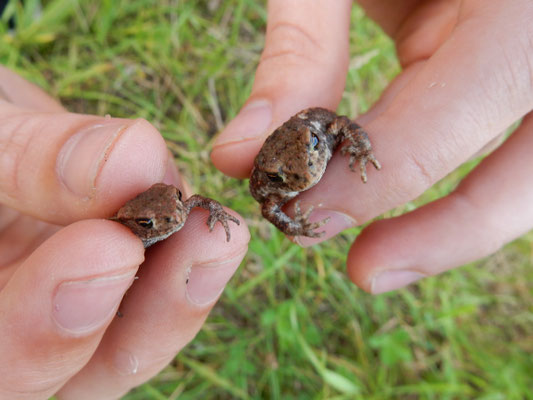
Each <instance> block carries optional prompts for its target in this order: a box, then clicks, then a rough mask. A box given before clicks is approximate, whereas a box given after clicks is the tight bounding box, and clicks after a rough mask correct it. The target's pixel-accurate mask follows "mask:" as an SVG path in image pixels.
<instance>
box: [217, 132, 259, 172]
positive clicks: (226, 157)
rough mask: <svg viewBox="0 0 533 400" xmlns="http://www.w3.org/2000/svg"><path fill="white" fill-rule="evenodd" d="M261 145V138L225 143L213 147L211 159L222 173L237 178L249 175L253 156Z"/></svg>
mask: <svg viewBox="0 0 533 400" xmlns="http://www.w3.org/2000/svg"><path fill="white" fill-rule="evenodd" d="M262 145H263V141H262V140H253V139H251V140H246V141H242V142H235V143H227V144H223V145H219V146H217V147H215V148H213V151H212V152H211V161H212V162H213V164H214V166H215V167H216V168H217V169H218V170H220V171H221V172H223V173H224V174H226V175H228V176H231V177H233V178H237V179H246V178H248V177H249V176H250V172H251V170H252V166H253V163H254V159H255V156H256V155H257V153H258V152H259V150H260V149H261V146H262Z"/></svg>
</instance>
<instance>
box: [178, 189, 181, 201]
mask: <svg viewBox="0 0 533 400" xmlns="http://www.w3.org/2000/svg"><path fill="white" fill-rule="evenodd" d="M178 199H179V201H181V190H178Z"/></svg>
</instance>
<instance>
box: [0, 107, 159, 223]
mask: <svg viewBox="0 0 533 400" xmlns="http://www.w3.org/2000/svg"><path fill="white" fill-rule="evenodd" d="M167 158H168V153H167V150H166V146H165V142H164V140H163V138H162V137H161V135H160V134H159V133H158V132H157V130H156V129H155V128H153V127H152V126H151V125H150V124H148V123H147V122H146V121H144V120H142V119H138V120H133V121H132V120H127V119H119V118H103V117H96V116H90V115H77V114H71V113H65V112H54V113H52V112H44V113H41V112H35V111H28V110H27V109H23V108H19V107H16V106H14V105H12V104H9V103H6V102H1V101H0V203H3V204H4V205H6V206H8V207H12V208H14V209H17V210H19V211H21V212H22V213H25V214H28V215H32V216H35V217H38V218H40V219H44V220H47V221H49V222H53V223H56V224H66V223H69V222H72V221H74V220H78V219H82V218H90V217H94V216H105V215H111V214H112V213H113V212H114V211H116V209H117V208H118V207H120V205H121V204H123V203H124V202H125V201H126V200H127V199H129V198H131V197H133V196H134V195H136V194H138V193H139V192H140V191H142V190H143V189H146V188H147V187H149V186H150V185H151V184H152V183H155V182H158V181H161V179H162V178H163V177H164V175H165V171H166V169H167Z"/></svg>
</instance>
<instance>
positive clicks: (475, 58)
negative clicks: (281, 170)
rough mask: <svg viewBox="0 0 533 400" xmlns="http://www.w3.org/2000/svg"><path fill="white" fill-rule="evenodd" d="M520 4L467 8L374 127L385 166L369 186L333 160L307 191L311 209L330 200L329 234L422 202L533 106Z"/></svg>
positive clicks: (532, 60) (532, 59) (532, 61)
mask: <svg viewBox="0 0 533 400" xmlns="http://www.w3.org/2000/svg"><path fill="white" fill-rule="evenodd" d="M518 3H523V2H520V1H517V2H513V3H512V6H511V5H510V4H508V3H506V2H501V1H496V2H491V3H490V5H489V4H485V3H484V4H485V6H486V7H485V6H483V7H482V10H481V11H480V13H483V14H482V15H478V14H475V13H473V12H472V13H470V14H467V16H465V17H464V18H466V20H463V21H461V25H460V26H459V27H458V28H457V30H456V31H455V32H454V33H453V35H452V36H451V38H450V40H449V41H447V42H446V43H445V44H444V45H443V46H442V47H441V48H440V49H439V51H438V52H437V53H435V55H434V56H433V57H431V58H430V59H429V60H428V61H427V62H425V63H417V64H415V66H416V67H417V68H419V71H418V73H417V74H416V76H414V77H412V78H411V79H410V80H408V81H407V82H405V85H404V86H403V88H402V89H401V90H400V91H399V92H398V93H397V94H396V95H395V96H394V97H393V98H392V100H391V102H390V104H388V105H387V107H386V108H385V109H384V110H383V112H382V113H381V114H379V115H378V116H377V117H375V118H374V119H373V120H372V121H370V122H369V124H368V125H367V126H366V130H367V131H368V132H369V134H370V139H371V141H372V144H373V147H374V153H375V156H376V157H377V159H378V160H379V161H380V162H381V164H382V166H383V168H382V170H381V171H380V172H379V173H378V172H376V171H375V170H373V169H372V168H370V170H369V171H368V174H369V179H368V183H367V184H366V185H362V184H361V183H360V180H359V177H358V176H356V175H355V174H353V173H352V172H350V170H349V169H348V167H347V165H348V161H347V160H346V158H343V157H340V156H338V155H337V156H335V157H333V159H332V161H331V162H330V164H329V165H328V170H327V172H326V174H325V175H324V177H323V178H322V180H321V182H320V183H319V184H318V185H317V186H315V187H314V188H313V189H311V190H310V191H309V192H306V193H305V194H304V195H303V196H302V204H303V206H304V207H308V206H309V205H317V204H320V205H321V206H320V208H321V209H322V210H321V211H320V215H318V216H316V217H314V218H324V217H328V216H329V217H331V222H330V223H329V224H327V225H326V226H325V227H324V228H325V230H326V235H325V236H324V238H323V239H327V238H328V237H331V236H333V235H335V234H336V233H338V232H339V231H340V230H342V229H345V228H346V227H348V226H352V225H354V224H357V223H362V222H364V221H366V220H368V219H370V218H373V217H375V216H376V215H379V214H381V213H382V212H384V211H386V210H388V209H391V208H393V207H395V206H397V205H399V204H403V203H405V202H407V201H409V200H412V199H414V198H416V197H417V196H418V195H420V194H421V193H422V192H423V191H424V190H426V189H427V188H428V187H430V186H431V185H432V184H434V183H435V182H436V181H438V180H439V179H441V178H442V177H444V176H445V175H446V174H448V173H449V172H450V171H452V170H454V169H455V168H456V167H457V166H458V165H460V164H461V163H462V162H464V161H466V160H467V159H469V158H470V157H471V156H472V155H473V154H475V153H476V152H477V151H479V149H481V148H483V147H484V146H485V145H486V144H487V143H489V142H490V141H491V140H493V139H494V138H495V137H497V136H498V135H499V134H500V132H502V131H504V130H505V129H506V128H507V127H508V126H509V125H511V124H512V123H513V122H514V121H516V120H517V119H519V118H520V117H521V116H523V115H524V114H525V113H526V112H527V111H528V110H530V109H532V108H533V90H531V82H532V80H531V76H530V71H531V70H532V69H531V65H533V56H532V54H533V53H532V52H527V51H524V49H527V48H528V47H527V46H528V45H527V43H529V42H528V40H529V39H528V37H527V34H526V33H524V32H523V30H524V27H526V26H527V27H530V26H531V24H530V23H529V21H526V20H527V18H525V17H524V16H523V10H522V9H521V8H519V7H518V5H519V4H518ZM522 6H523V7H526V8H528V7H529V8H531V4H530V3H529V2H526V3H525V4H522ZM500 11H501V12H500ZM486 14H487V15H488V14H490V18H489V17H487V16H486ZM495 26H498V27H499V28H501V29H499V30H498V33H497V34H495V33H494V32H490V33H489V31H491V29H490V28H491V27H495ZM481 29H484V31H486V32H487V34H488V35H489V36H486V35H481V34H480V31H481ZM526 32H527V30H526ZM492 35H496V36H497V37H496V36H492ZM495 43H502V46H496V45H495ZM503 44H505V45H503ZM510 60H512V61H510ZM324 193H335V195H334V196H328V197H325V196H324Z"/></svg>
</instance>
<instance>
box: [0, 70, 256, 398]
mask: <svg viewBox="0 0 533 400" xmlns="http://www.w3.org/2000/svg"><path fill="white" fill-rule="evenodd" d="M0 89H1V91H0V120H1V124H0V203H1V204H2V205H1V206H0V337H1V338H2V340H0V354H1V355H2V360H1V361H0V376H1V377H2V379H0V398H17V399H47V398H49V397H50V396H51V395H53V394H56V395H57V397H58V398H60V399H107V398H117V397H119V396H120V395H122V394H123V393H125V392H127V391H128V390H129V389H130V388H132V387H134V386H137V385H139V384H141V383H143V382H144V381H146V380H147V379H149V378H150V377H151V376H153V375H154V374H156V373H157V372H158V371H159V370H161V369H162V368H163V367H164V366H165V365H166V364H168V363H169V362H170V361H171V360H172V359H173V357H174V356H175V354H176V353H177V352H178V351H179V350H180V349H181V348H182V347H183V346H185V345H186V344H187V343H188V342H189V341H190V340H191V339H192V338H193V337H194V336H195V335H196V333H197V332H198V331H199V329H200V327H201V326H202V324H203V322H204V320H205V318H206V316H207V314H208V312H209V310H210V309H211V308H212V307H213V305H214V303H215V302H216V299H217V298H218V296H219V295H220V293H221V291H222V289H223V288H224V286H225V284H226V282H227V281H228V280H229V279H230V277H231V275H232V274H233V272H234V271H235V270H236V268H237V267H238V265H239V263H240V261H241V260H242V258H243V256H244V254H245V252H246V248H247V242H248V239H249V236H248V231H247V229H246V227H245V226H243V225H242V224H241V226H240V227H239V226H236V225H235V226H232V230H231V233H232V238H231V242H229V243H227V242H226V240H225V233H224V230H223V229H222V228H221V227H218V226H217V227H215V229H214V231H213V232H212V233H209V231H208V227H207V226H206V224H205V221H206V218H207V212H204V211H200V212H197V211H193V213H192V214H191V215H190V216H189V218H188V221H187V224H186V225H185V227H184V228H183V229H182V230H180V231H179V232H178V233H176V234H175V235H174V236H172V237H171V238H169V239H167V240H166V241H165V242H163V243H160V244H158V245H157V246H154V247H153V248H151V249H150V250H149V252H148V253H147V257H146V261H145V252H144V249H143V245H142V243H141V241H140V240H139V239H138V238H137V237H135V236H134V235H133V234H132V233H131V232H130V231H129V230H128V229H127V228H125V227H124V226H122V225H120V224H118V223H116V222H112V221H109V220H105V219H99V218H102V217H109V216H111V215H112V214H113V213H114V212H115V211H116V210H117V209H118V208H119V207H120V206H121V205H122V204H124V202H125V201H126V200H129V199H130V198H132V197H133V196H134V195H135V194H137V193H139V192H141V191H142V190H144V189H146V188H148V187H149V186H150V185H151V184H152V183H155V182H159V181H162V180H163V181H166V182H167V183H174V184H178V185H179V177H178V176H177V173H176V170H175V167H174V164H173V162H172V160H170V159H169V157H168V152H167V149H166V146H165V142H164V140H163V139H162V138H161V135H160V134H159V133H158V132H157V131H156V130H155V129H154V128H153V127H152V126H151V125H150V124H148V123H147V122H146V121H144V120H126V119H118V118H102V117H96V116H90V115H76V114H71V113H67V112H66V111H65V110H64V109H63V108H62V107H61V106H60V105H59V104H58V103H56V102H55V101H54V100H52V99H51V98H50V97H48V96H47V95H46V94H45V93H43V92H42V91H41V90H39V89H37V88H36V87H35V86H33V85H31V84H29V83H28V82H26V81H25V80H23V79H22V78H20V77H19V76H17V75H16V74H14V73H13V72H11V71H9V70H7V69H5V68H2V67H0ZM90 218H93V219H90ZM240 220H241V221H242V218H240ZM44 221H46V222H44ZM65 225H66V226H65ZM62 226H64V227H62ZM206 243H209V246H206ZM143 262H144V263H143ZM140 264H143V268H141V269H140V270H139V273H138V276H139V279H138V280H137V281H136V282H135V284H134V285H133V286H131V287H130V285H131V284H132V282H133V279H134V276H135V275H136V273H137V268H138V267H139V265H140ZM187 279H188V284H186V281H187ZM128 288H129V290H128ZM126 290H128V292H127V295H126V296H125V297H124V299H123V296H124V293H125V292H126ZM121 300H122V303H121V305H120V311H121V313H122V314H123V318H115V315H116V312H117V309H118V306H119V304H120V302H121Z"/></svg>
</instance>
